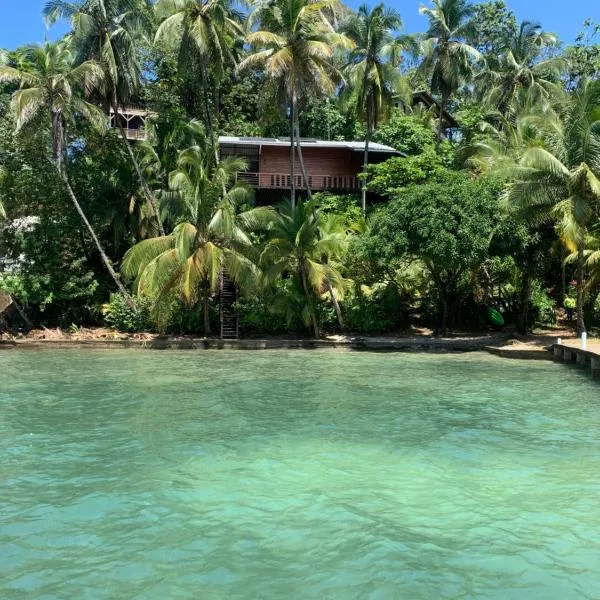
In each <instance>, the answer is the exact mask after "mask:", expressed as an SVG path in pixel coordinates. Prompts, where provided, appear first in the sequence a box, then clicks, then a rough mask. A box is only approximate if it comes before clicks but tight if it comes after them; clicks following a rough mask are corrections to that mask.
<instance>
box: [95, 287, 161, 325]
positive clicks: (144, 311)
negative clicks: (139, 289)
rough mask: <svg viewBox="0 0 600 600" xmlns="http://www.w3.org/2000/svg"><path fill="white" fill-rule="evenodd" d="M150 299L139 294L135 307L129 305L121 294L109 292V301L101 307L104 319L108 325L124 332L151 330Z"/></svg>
mask: <svg viewBox="0 0 600 600" xmlns="http://www.w3.org/2000/svg"><path fill="white" fill-rule="evenodd" d="M151 306H152V301H151V300H150V298H146V297H144V296H140V297H138V298H137V299H136V307H135V308H133V307H132V306H130V305H129V303H128V302H127V300H126V299H125V296H123V294H111V296H110V302H109V303H108V304H105V305H104V306H103V307H102V314H103V315H104V321H105V322H106V324H107V325H108V326H109V327H113V328H114V329H117V330H118V331H124V332H126V333H134V332H138V331H152V330H154V324H153V322H152V319H151V316H150V309H151Z"/></svg>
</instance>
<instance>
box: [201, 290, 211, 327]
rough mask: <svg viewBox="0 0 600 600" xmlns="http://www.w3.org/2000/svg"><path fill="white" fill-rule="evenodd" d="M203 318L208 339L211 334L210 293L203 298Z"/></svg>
mask: <svg viewBox="0 0 600 600" xmlns="http://www.w3.org/2000/svg"><path fill="white" fill-rule="evenodd" d="M202 317H203V320H204V335H205V336H206V337H208V336H209V335H210V334H211V331H210V303H209V298H208V293H207V294H205V295H204V296H203V297H202Z"/></svg>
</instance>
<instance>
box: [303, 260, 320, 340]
mask: <svg viewBox="0 0 600 600" xmlns="http://www.w3.org/2000/svg"><path fill="white" fill-rule="evenodd" d="M300 277H301V279H302V287H303V288H304V294H305V295H306V302H308V307H309V310H310V318H311V321H312V326H313V333H314V335H315V339H319V337H320V334H319V324H318V323H317V315H316V314H315V307H314V305H313V302H312V298H311V296H310V291H309V289H308V283H307V281H306V268H305V266H304V265H302V266H301V267H300Z"/></svg>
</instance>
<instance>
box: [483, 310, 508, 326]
mask: <svg viewBox="0 0 600 600" xmlns="http://www.w3.org/2000/svg"><path fill="white" fill-rule="evenodd" d="M486 313H487V319H488V322H489V324H490V325H493V326H494V327H504V317H503V316H502V315H501V314H500V313H499V312H498V311H497V310H496V309H495V308H492V307H491V306H488V307H487V310H486Z"/></svg>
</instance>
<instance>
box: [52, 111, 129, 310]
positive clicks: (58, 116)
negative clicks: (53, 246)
mask: <svg viewBox="0 0 600 600" xmlns="http://www.w3.org/2000/svg"><path fill="white" fill-rule="evenodd" d="M52 138H53V149H54V162H55V165H56V170H57V171H58V175H59V177H60V178H61V179H62V180H63V182H64V184H65V186H66V188H67V192H68V194H69V197H70V198H71V202H72V203H73V206H75V210H76V211H77V213H78V214H79V216H80V217H81V220H82V221H83V222H84V224H85V226H86V227H87V230H88V232H89V234H90V236H91V237H92V240H94V244H95V245H96V248H97V250H98V252H99V253H100V257H101V258H102V262H103V263H104V266H105V267H106V269H107V270H108V272H109V273H110V276H111V277H112V278H113V281H114V282H115V284H116V285H117V288H118V290H119V291H120V292H121V294H123V296H124V297H125V300H126V302H127V304H129V306H131V307H132V308H135V306H136V304H135V302H134V301H133V298H132V297H131V296H130V295H129V292H127V290H126V289H125V287H124V286H123V284H122V283H121V281H120V279H119V277H118V276H117V273H116V272H115V270H114V269H113V266H112V264H111V262H110V259H109V258H108V256H107V254H106V252H104V248H102V244H100V240H99V239H98V236H97V235H96V233H95V231H94V229H93V227H92V226H91V224H90V222H89V221H88V219H87V217H86V216H85V213H84V212H83V209H82V208H81V205H80V204H79V201H78V200H77V197H76V196H75V193H74V192H73V188H72V187H71V184H70V183H69V178H68V176H67V170H66V167H65V165H64V163H63V140H64V128H63V121H62V113H61V112H60V111H57V110H54V109H52Z"/></svg>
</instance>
